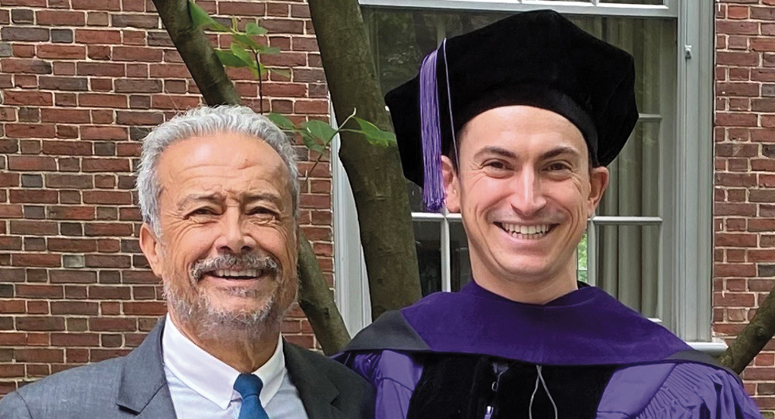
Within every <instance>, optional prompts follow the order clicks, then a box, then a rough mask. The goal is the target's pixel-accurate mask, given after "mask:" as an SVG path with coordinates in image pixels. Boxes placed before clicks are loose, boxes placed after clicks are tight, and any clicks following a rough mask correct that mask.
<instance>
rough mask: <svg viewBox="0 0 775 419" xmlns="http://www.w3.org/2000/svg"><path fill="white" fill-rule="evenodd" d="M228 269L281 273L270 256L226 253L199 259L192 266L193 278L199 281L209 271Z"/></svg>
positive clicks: (272, 273)
mask: <svg viewBox="0 0 775 419" xmlns="http://www.w3.org/2000/svg"><path fill="white" fill-rule="evenodd" d="M226 269H229V270H237V271H242V270H246V269H257V270H260V271H262V273H264V274H270V275H272V276H278V275H279V274H280V265H279V264H278V263H277V261H275V260H274V259H272V258H271V257H269V256H263V257H262V256H257V255H252V254H244V255H234V254H225V255H218V256H216V257H214V258H210V259H203V260H199V261H197V262H196V263H195V264H194V266H193V267H192V268H191V278H193V279H194V281H197V282H199V280H201V279H202V277H203V276H204V274H206V273H208V272H212V271H216V270H226Z"/></svg>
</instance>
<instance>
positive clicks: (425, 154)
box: [420, 50, 444, 212]
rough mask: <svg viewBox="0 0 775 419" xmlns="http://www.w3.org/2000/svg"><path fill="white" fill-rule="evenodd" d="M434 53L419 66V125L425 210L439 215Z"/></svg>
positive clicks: (440, 190) (441, 191)
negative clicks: (423, 169) (423, 171)
mask: <svg viewBox="0 0 775 419" xmlns="http://www.w3.org/2000/svg"><path fill="white" fill-rule="evenodd" d="M437 53H438V50H434V51H433V52H431V53H430V54H428V56H427V57H425V59H424V60H423V62H422V67H420V125H421V133H422V158H423V166H425V182H424V183H425V184H424V185H423V202H424V203H425V208H427V209H428V210H429V211H432V212H440V211H441V208H442V207H443V206H444V182H443V180H442V173H441V127H440V121H439V96H438V89H437V80H436V56H437Z"/></svg>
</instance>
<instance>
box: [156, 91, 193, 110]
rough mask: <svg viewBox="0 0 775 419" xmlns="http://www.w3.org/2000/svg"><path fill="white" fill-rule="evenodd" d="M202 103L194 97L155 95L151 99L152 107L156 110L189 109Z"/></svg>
mask: <svg viewBox="0 0 775 419" xmlns="http://www.w3.org/2000/svg"><path fill="white" fill-rule="evenodd" d="M201 103H202V101H201V100H200V98H198V97H192V96H172V95H153V96H152V97H151V107H152V108H154V109H171V110H181V109H189V108H193V107H196V106H199V105H200V104H201Z"/></svg>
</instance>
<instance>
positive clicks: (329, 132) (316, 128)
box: [301, 119, 336, 151]
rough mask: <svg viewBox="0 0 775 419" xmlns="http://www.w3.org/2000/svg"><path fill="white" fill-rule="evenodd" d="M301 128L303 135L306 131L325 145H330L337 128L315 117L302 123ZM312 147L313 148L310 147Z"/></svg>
mask: <svg viewBox="0 0 775 419" xmlns="http://www.w3.org/2000/svg"><path fill="white" fill-rule="evenodd" d="M301 129H302V135H304V133H308V134H309V135H311V136H312V137H313V138H314V139H316V140H319V141H316V142H320V143H322V144H323V146H324V147H326V146H328V143H330V142H331V140H332V139H333V138H334V135H336V130H335V129H334V128H333V127H332V126H331V125H330V124H328V123H327V122H323V121H317V120H314V119H313V120H312V121H307V122H305V123H303V124H301ZM305 144H306V142H305ZM308 147H309V146H308ZM310 149H312V148H311V147H310ZM315 151H317V150H315Z"/></svg>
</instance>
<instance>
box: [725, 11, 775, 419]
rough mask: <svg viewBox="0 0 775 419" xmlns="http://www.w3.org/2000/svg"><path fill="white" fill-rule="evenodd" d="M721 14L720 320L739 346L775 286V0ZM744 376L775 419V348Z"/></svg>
mask: <svg viewBox="0 0 775 419" xmlns="http://www.w3.org/2000/svg"><path fill="white" fill-rule="evenodd" d="M716 7H717V9H716V10H717V14H716V51H717V52H716V118H715V119H716V125H715V126H716V128H715V133H714V137H715V138H714V140H715V156H716V158H715V165H716V179H715V180H716V187H715V201H716V203H715V208H714V216H715V217H714V228H715V230H716V234H715V246H716V247H715V269H714V283H713V288H714V293H713V306H714V311H713V320H714V329H715V331H716V333H717V334H719V335H721V336H725V337H729V338H730V339H731V338H733V337H734V336H735V335H736V334H737V333H739V331H740V330H741V329H742V328H743V327H744V326H745V323H746V322H747V321H748V320H749V319H750V318H751V317H753V315H754V313H755V311H756V307H757V306H758V305H759V303H760V302H761V301H763V299H764V298H765V297H766V296H767V294H768V293H769V291H770V289H772V287H773V284H775V159H773V157H775V0H722V1H719V2H717V6H716ZM743 377H744V378H745V383H746V389H747V390H748V392H749V394H752V395H755V398H756V401H757V403H758V404H759V406H760V407H761V408H762V409H763V410H766V411H768V413H767V416H765V417H768V418H772V417H773V412H775V345H773V344H772V343H770V344H768V345H767V347H765V350H764V351H763V352H762V353H761V354H759V356H757V357H756V360H755V361H754V363H753V365H752V366H750V367H748V369H747V370H746V371H745V373H744V375H743Z"/></svg>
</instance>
